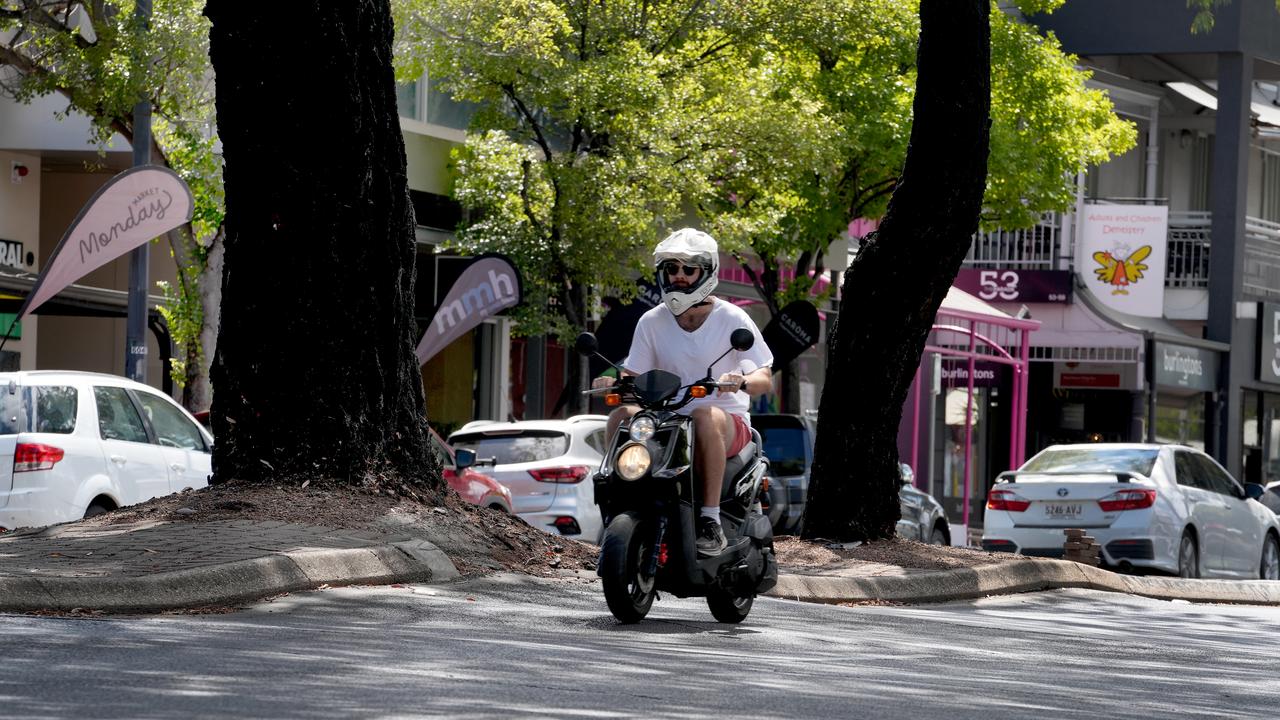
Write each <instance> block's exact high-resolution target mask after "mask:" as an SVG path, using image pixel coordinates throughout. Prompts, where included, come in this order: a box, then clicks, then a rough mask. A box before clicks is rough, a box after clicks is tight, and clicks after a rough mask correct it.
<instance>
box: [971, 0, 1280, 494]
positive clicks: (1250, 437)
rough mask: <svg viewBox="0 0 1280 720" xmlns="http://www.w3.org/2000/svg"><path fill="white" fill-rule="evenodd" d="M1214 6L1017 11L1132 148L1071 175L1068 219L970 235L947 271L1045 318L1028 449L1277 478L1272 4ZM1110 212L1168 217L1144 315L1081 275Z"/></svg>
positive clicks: (1276, 63)
mask: <svg viewBox="0 0 1280 720" xmlns="http://www.w3.org/2000/svg"><path fill="white" fill-rule="evenodd" d="M1215 13H1216V22H1215V27H1214V29H1213V31H1212V32H1208V33H1202V34H1194V33H1192V32H1191V29H1190V28H1191V20H1192V11H1190V10H1188V9H1186V8H1185V7H1184V6H1183V5H1179V4H1177V3H1168V2H1161V0H1067V2H1066V3H1065V5H1064V6H1063V7H1062V8H1060V9H1059V10H1058V11H1056V12H1054V13H1053V14H1051V15H1047V16H1036V17H1033V18H1030V20H1029V21H1030V22H1033V23H1035V24H1036V25H1038V26H1039V27H1040V28H1041V29H1042V30H1044V31H1046V32H1047V31H1052V32H1053V33H1054V35H1055V36H1056V37H1057V38H1058V39H1059V40H1060V41H1061V43H1062V46H1063V49H1064V50H1066V51H1067V52H1070V53H1074V54H1076V55H1077V56H1078V58H1079V64H1080V65H1082V66H1084V67H1086V68H1088V69H1090V70H1091V71H1092V72H1093V80H1092V81H1091V82H1092V84H1093V85H1094V86H1096V87H1099V88H1102V89H1104V90H1106V91H1107V92H1108V93H1109V95H1110V96H1111V98H1112V100H1113V102H1114V104H1115V106H1116V111H1117V113H1119V114H1120V115H1122V116H1124V117H1126V118H1128V119H1130V120H1131V121H1132V122H1134V123H1135V124H1136V126H1137V128H1138V131H1139V141H1138V143H1137V147H1135V148H1134V149H1133V150H1131V151H1130V152H1128V153H1126V154H1125V155H1123V156H1121V157H1117V158H1114V159H1113V160H1112V161H1111V162H1108V163H1106V164H1104V165H1102V166H1100V167H1098V168H1096V169H1092V170H1091V171H1090V172H1089V173H1088V174H1087V175H1082V176H1081V177H1080V178H1079V179H1078V197H1077V202H1076V206H1075V207H1074V208H1073V209H1072V210H1071V211H1070V212H1067V213H1063V214H1054V215H1048V216H1046V217H1044V218H1043V220H1042V222H1041V224H1040V225H1038V226H1037V227H1035V228H1032V229H1029V230H1021V231H1016V232H990V233H982V234H980V235H979V236H978V237H976V238H975V242H974V245H973V247H972V248H971V250H970V253H969V255H968V257H967V258H966V261H965V269H964V270H962V272H961V275H960V277H959V278H958V280H957V286H958V287H962V288H964V289H966V290H969V291H970V292H973V293H974V294H976V295H978V296H979V297H981V298H983V299H984V300H987V301H989V302H991V303H992V304H993V305H995V306H996V307H999V308H1001V309H1003V310H1005V311H1006V312H1009V313H1011V314H1012V313H1018V312H1021V313H1023V314H1024V315H1028V314H1029V316H1030V317H1032V318H1035V319H1037V320H1039V321H1040V322H1041V327H1040V329H1038V330H1036V331H1035V332H1033V333H1031V334H1030V344H1031V355H1030V358H1031V369H1030V390H1029V392H1030V402H1029V408H1028V418H1027V420H1028V434H1027V438H1026V442H1027V448H1026V450H1027V454H1028V456H1029V455H1031V454H1034V453H1035V452H1037V451H1038V450H1040V449H1042V448H1043V447H1045V446H1047V445H1050V444H1053V443H1058V442H1082V441H1144V440H1145V441H1158V442H1181V443H1186V444H1189V445H1192V446H1196V447H1202V448H1204V449H1206V450H1207V451H1208V452H1210V453H1211V454H1212V455H1214V457H1215V458H1216V459H1217V460H1218V461H1219V462H1221V463H1222V464H1223V466H1224V467H1226V468H1227V469H1228V470H1230V471H1231V472H1232V473H1233V474H1234V475H1236V476H1237V477H1239V478H1241V479H1249V480H1264V481H1275V480H1280V414H1278V411H1280V355H1276V352H1277V349H1278V348H1280V325H1277V324H1276V323H1277V322H1280V319H1277V316H1276V315H1275V314H1274V313H1273V312H1272V311H1273V309H1274V308H1275V306H1276V303H1280V100H1278V98H1280V12H1277V9H1276V6H1275V4H1274V3H1273V2H1270V0H1233V1H1232V2H1231V3H1227V4H1224V5H1222V6H1219V7H1217V8H1216V10H1215ZM1143 208H1147V210H1143ZM1153 208H1156V209H1158V212H1156V211H1153V210H1152V209H1153ZM1113 210H1114V212H1115V213H1116V214H1117V215H1126V216H1137V215H1152V216H1157V215H1158V216H1160V217H1164V218H1167V221H1166V222H1165V224H1164V226H1163V233H1164V237H1163V238H1161V240H1162V241H1163V242H1162V244H1160V246H1161V247H1163V259H1162V261H1161V262H1159V263H1158V267H1157V268H1156V269H1157V270H1159V271H1162V272H1163V302H1162V307H1160V309H1159V311H1158V312H1157V313H1155V314H1145V315H1143V314H1132V313H1127V312H1124V311H1121V310H1117V309H1116V308H1115V307H1114V306H1112V305H1111V304H1109V302H1108V298H1107V297H1106V293H1100V292H1098V291H1097V290H1096V288H1095V289H1090V287H1089V286H1088V285H1089V284H1088V283H1087V282H1086V280H1088V279H1090V278H1091V277H1092V276H1093V275H1094V274H1095V273H1098V272H1099V270H1100V267H1101V266H1100V265H1099V263H1100V262H1102V261H1099V260H1096V259H1095V258H1094V257H1093V254H1092V253H1089V252H1087V249H1088V248H1087V241H1088V238H1089V237H1090V233H1091V232H1093V230H1091V227H1094V225H1096V221H1097V219H1098V216H1099V213H1100V212H1102V211H1105V212H1107V213H1110V212H1112V211H1113ZM1125 247H1128V246H1127V245H1126V246H1125ZM1153 257H1155V256H1153ZM1122 282H1123V281H1122ZM1121 291H1126V292H1127V290H1117V291H1116V292H1121ZM1273 363H1274V365H1273ZM1273 371H1274V372H1273ZM998 469H1004V468H997V470H998ZM988 475H989V477H987V478H985V480H986V482H987V483H988V484H989V483H990V481H991V478H993V477H994V473H988Z"/></svg>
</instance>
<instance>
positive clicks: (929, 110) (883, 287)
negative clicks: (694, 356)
mask: <svg viewBox="0 0 1280 720" xmlns="http://www.w3.org/2000/svg"><path fill="white" fill-rule="evenodd" d="M989 14H990V2H989V0H923V1H922V2H921V3H920V44H919V48H918V52H917V61H916V64H917V69H918V75H917V77H918V79H917V82H916V96H915V111H914V120H913V124H912V128H911V144H910V146H909V148H908V150H907V160H906V165H905V167H904V169H903V173H902V179H901V182H900V183H899V184H898V186H897V189H896V190H895V191H894V194H893V198H892V199H891V200H890V203H889V209H888V211H887V213H886V215H885V219H884V222H883V223H882V224H881V226H880V231H879V233H878V234H876V236H875V237H874V238H873V239H871V240H870V241H869V242H865V243H864V244H863V246H862V250H861V252H859V254H858V257H857V260H856V261H855V262H854V263H853V266H852V267H851V268H850V270H849V273H848V275H847V277H846V281H845V285H844V295H843V298H842V299H841V302H840V318H839V321H838V323H837V327H836V328H835V330H834V332H833V333H832V337H831V339H830V342H829V344H828V350H827V353H828V363H827V376H826V384H825V386H824V388H823V393H822V401H821V403H820V407H819V416H818V418H819V422H818V436H817V445H816V447H815V449H814V465H813V474H812V479H811V482H810V485H809V501H808V502H807V503H806V512H805V520H804V536H805V537H809V538H828V539H833V540H874V539H879V538H884V537H889V536H890V535H892V534H893V532H894V527H895V523H896V522H897V520H898V517H899V504H898V483H897V477H898V473H897V466H896V465H897V461H898V451H897V435H898V423H899V421H900V420H901V418H902V404H903V402H904V401H905V400H906V397H907V391H908V390H909V389H910V386H911V381H912V378H913V377H914V375H915V371H916V367H917V365H918V364H919V362H920V356H921V354H922V353H923V352H924V345H925V340H926V338H927V337H928V334H929V329H930V328H931V327H932V325H933V321H934V316H935V314H936V313H937V311H938V306H939V305H941V304H942V300H943V298H944V297H946V294H947V289H948V288H949V287H950V286H951V283H952V281H953V280H954V279H955V276H956V272H957V270H958V269H959V267H960V263H961V261H963V259H964V255H965V252H966V251H967V250H968V247H969V243H970V239H971V237H972V235H973V233H974V231H975V230H976V229H977V224H978V216H979V212H980V210H981V206H982V196H983V191H984V188H985V184H986V171H987V143H988V129H989V125H990V98H991V93H990V88H991V80H990V78H991V67H990V66H991V53H990V47H991V45H990V32H991V29H990V17H989Z"/></svg>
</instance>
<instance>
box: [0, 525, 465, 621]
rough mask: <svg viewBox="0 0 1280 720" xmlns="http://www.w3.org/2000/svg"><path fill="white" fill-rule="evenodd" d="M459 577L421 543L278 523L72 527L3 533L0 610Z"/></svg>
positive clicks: (238, 596) (120, 608)
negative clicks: (10, 533)
mask: <svg viewBox="0 0 1280 720" xmlns="http://www.w3.org/2000/svg"><path fill="white" fill-rule="evenodd" d="M457 576H458V571H457V569H456V568H455V567H454V565H453V562H452V561H451V560H450V559H449V558H448V556H446V555H445V554H444V553H443V552H441V551H440V550H439V549H438V548H437V547H436V546H435V545H433V544H431V543H430V542H428V541H426V540H423V539H420V538H415V537H412V536H410V535H400V536H396V535H387V534H386V533H374V532H361V531H354V530H333V529H331V528H324V527H317V526H311V525H296V524H288V523H283V522H270V521H248V520H224V521H213V522H203V523H172V522H143V523H132V524H128V525H109V526H96V527H95V526H82V525H80V524H78V523H71V524H67V525H55V526H52V527H49V528H45V529H42V530H35V531H30V532H25V533H15V534H12V535H8V534H6V535H0V611H32V610H71V609H74V608H84V609H94V610H101V611H104V612H147V611H158V610H168V609H174V608H183V607H197V606H209V605H228V604H235V603H243V602H250V601H253V600H258V599H261V598H264V597H269V596H271V595H276V594H279V593H286V592H297V591H301V590H310V589H314V588H318V587H321V586H323V585H351V584H356V583H367V584H381V583H392V582H440V581H444V580H449V579H452V578H455V577H457Z"/></svg>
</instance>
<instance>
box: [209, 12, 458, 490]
mask: <svg viewBox="0 0 1280 720" xmlns="http://www.w3.org/2000/svg"><path fill="white" fill-rule="evenodd" d="M205 14H206V16H208V17H209V19H210V20H211V21H212V22H213V29H212V32H211V37H210V58H211V59H212V61H213V67H214V70H215V72H216V79H217V91H218V100H217V103H218V105H217V111H218V129H219V135H220V137H221V139H222V143H223V148H224V158H225V162H226V168H225V182H226V198H227V215H226V231H227V237H226V257H225V274H224V279H223V285H222V288H223V289H222V318H221V332H220V334H219V337H218V345H217V351H216V354H215V357H214V363H213V369H212V379H213V383H214V388H215V396H214V402H213V413H212V415H213V427H214V433H215V435H216V437H217V443H216V444H215V448H214V468H215V481H219V482H221V481H227V480H230V479H240V480H246V481H258V482H281V481H285V482H298V481H302V480H305V479H327V480H330V481H333V482H336V483H339V484H350V485H364V486H368V487H373V488H374V489H384V490H388V491H391V490H394V491H397V492H400V493H403V494H409V495H418V494H421V495H425V496H427V497H433V496H434V495H435V493H436V491H438V490H440V489H441V488H443V484H442V482H441V480H440V475H439V469H438V467H437V466H436V465H435V463H434V461H433V458H432V455H431V453H430V451H429V449H428V448H429V445H428V434H427V433H428V429H427V422H426V413H425V405H424V398H423V390H422V380H421V375H420V374H419V369H418V363H417V361H416V359H415V357H414V352H413V341H414V332H415V328H414V322H413V314H412V313H413V283H414V267H413V264H414V239H413V232H414V224H413V214H412V208H411V206H410V204H409V194H408V186H407V184H406V175H405V172H406V171H405V154H404V143H403V140H402V138H401V135H400V126H399V119H398V116H397V112H396V98H395V84H394V78H393V75H392V69H391V41H392V24H391V11H390V7H389V5H388V2H387V0H351V2H342V3H326V2H303V3H302V4H296V3H284V4H281V3H263V4H257V5H251V6H249V5H242V4H240V3H233V2H229V1H228V0H209V2H208V4H207V6H206V8H205Z"/></svg>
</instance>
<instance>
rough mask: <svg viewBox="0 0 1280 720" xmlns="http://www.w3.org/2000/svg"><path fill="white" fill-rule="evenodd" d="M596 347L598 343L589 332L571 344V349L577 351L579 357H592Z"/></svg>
mask: <svg viewBox="0 0 1280 720" xmlns="http://www.w3.org/2000/svg"><path fill="white" fill-rule="evenodd" d="M598 347H600V343H598V342H596V336H595V335H592V334H591V333H589V332H584V333H582V334H581V335H579V336H578V339H577V340H575V341H574V343H573V349H574V350H577V351H578V354H579V355H592V354H594V353H595V351H596V348H598Z"/></svg>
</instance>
